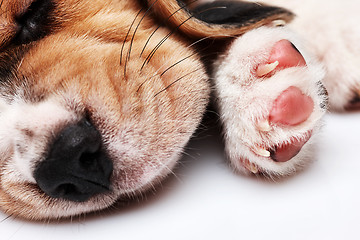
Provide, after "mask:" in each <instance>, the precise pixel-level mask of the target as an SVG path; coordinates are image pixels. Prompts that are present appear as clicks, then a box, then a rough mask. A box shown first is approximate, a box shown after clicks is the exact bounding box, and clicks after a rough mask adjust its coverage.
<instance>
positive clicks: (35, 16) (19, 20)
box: [13, 0, 54, 45]
mask: <svg viewBox="0 0 360 240" xmlns="http://www.w3.org/2000/svg"><path fill="white" fill-rule="evenodd" d="M53 10H54V4H53V1H52V0H35V1H33V2H32V3H31V4H30V6H29V7H28V8H27V10H26V11H25V12H24V13H22V14H21V15H19V16H17V17H16V18H15V21H16V24H17V26H18V31H17V34H16V36H15V38H14V40H13V42H14V43H15V44H17V45H20V44H27V43H30V42H33V41H36V40H39V39H41V38H43V37H44V36H46V35H47V34H49V32H50V31H51V29H50V25H51V23H52V22H53V21H52V19H51V16H50V13H51V12H52V11H53Z"/></svg>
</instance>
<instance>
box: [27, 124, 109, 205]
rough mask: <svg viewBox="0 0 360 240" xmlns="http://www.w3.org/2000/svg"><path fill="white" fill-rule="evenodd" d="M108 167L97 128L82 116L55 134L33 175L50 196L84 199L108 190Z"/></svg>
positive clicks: (74, 199)
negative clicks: (79, 119) (44, 157)
mask: <svg viewBox="0 0 360 240" xmlns="http://www.w3.org/2000/svg"><path fill="white" fill-rule="evenodd" d="M112 171H113V164H112V161H111V160H110V159H109V158H108V156H107V154H106V153H105V151H104V150H103V148H102V139H101V135H100V133H99V131H98V130H97V129H96V128H95V127H94V126H93V125H92V124H91V123H90V122H89V121H87V120H85V119H83V120H81V121H80V122H77V123H76V124H72V125H68V126H66V127H65V128H64V129H63V130H62V131H61V132H60V133H59V134H58V136H57V138H56V139H55V141H54V142H53V143H52V144H51V146H49V151H48V154H47V157H46V159H45V160H43V161H41V163H39V164H38V165H37V166H36V168H35V171H34V177H35V180H36V182H37V184H38V186H39V187H40V188H41V190H42V191H44V192H45V193H46V194H47V195H49V196H50V197H53V198H61V199H65V200H69V201H73V202H84V201H87V200H88V199H89V198H91V197H92V196H95V195H97V194H100V193H104V192H107V191H109V190H110V176H111V173H112Z"/></svg>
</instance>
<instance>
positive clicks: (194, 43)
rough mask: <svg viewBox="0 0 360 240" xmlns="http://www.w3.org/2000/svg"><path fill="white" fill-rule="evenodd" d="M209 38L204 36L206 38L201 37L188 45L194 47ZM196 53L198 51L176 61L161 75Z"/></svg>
mask: <svg viewBox="0 0 360 240" xmlns="http://www.w3.org/2000/svg"><path fill="white" fill-rule="evenodd" d="M208 38H209V37H204V38H202V39H199V40H198V41H196V42H193V43H192V44H190V45H189V46H188V48H190V47H193V46H194V45H196V44H198V43H199V42H201V41H204V40H206V39H208ZM196 54H197V53H195V52H194V53H193V54H190V55H189V56H187V57H184V58H183V59H181V60H179V61H178V62H176V63H174V64H173V65H171V66H170V67H168V68H167V69H165V70H164V71H163V72H162V73H161V74H160V77H162V76H163V75H164V74H165V73H166V72H167V71H169V70H170V69H171V68H173V67H175V66H176V65H178V64H179V63H181V62H183V61H185V60H186V59H189V58H191V57H192V56H194V55H196Z"/></svg>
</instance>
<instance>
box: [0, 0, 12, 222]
mask: <svg viewBox="0 0 360 240" xmlns="http://www.w3.org/2000/svg"><path fill="white" fill-rule="evenodd" d="M2 3H3V1H1V4H2ZM1 4H0V6H1ZM12 216H13V214H10V215H9V216H7V217H6V218H4V219H3V220H1V221H0V223H3V222H5V221H6V220H9V219H10V218H11V217H12Z"/></svg>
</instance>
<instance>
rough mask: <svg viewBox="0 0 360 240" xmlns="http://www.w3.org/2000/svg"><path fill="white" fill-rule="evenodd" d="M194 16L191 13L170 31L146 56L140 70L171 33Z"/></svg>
mask: <svg viewBox="0 0 360 240" xmlns="http://www.w3.org/2000/svg"><path fill="white" fill-rule="evenodd" d="M209 10H211V9H205V10H204V11H201V12H200V13H203V12H206V11H209ZM193 17H194V16H193V15H191V16H189V17H188V18H187V19H186V20H184V21H183V22H182V23H180V24H179V25H178V26H176V28H174V29H173V30H172V31H171V32H170V33H168V34H167V35H166V36H165V37H164V38H163V39H162V40H161V41H160V42H159V43H158V44H157V45H156V46H155V47H154V49H153V50H152V51H151V52H150V53H149V55H148V56H147V57H146V59H145V61H144V63H143V64H142V66H141V68H140V71H141V70H142V69H143V68H144V67H145V65H146V64H148V63H149V62H150V61H151V59H152V57H153V56H154V55H155V53H156V51H157V50H159V48H160V47H161V45H162V44H163V43H164V42H166V40H168V39H169V38H170V37H171V35H173V34H174V33H175V32H176V31H177V30H178V29H179V28H180V27H181V26H182V25H184V24H185V23H186V22H187V21H189V20H190V19H192V18H193Z"/></svg>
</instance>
